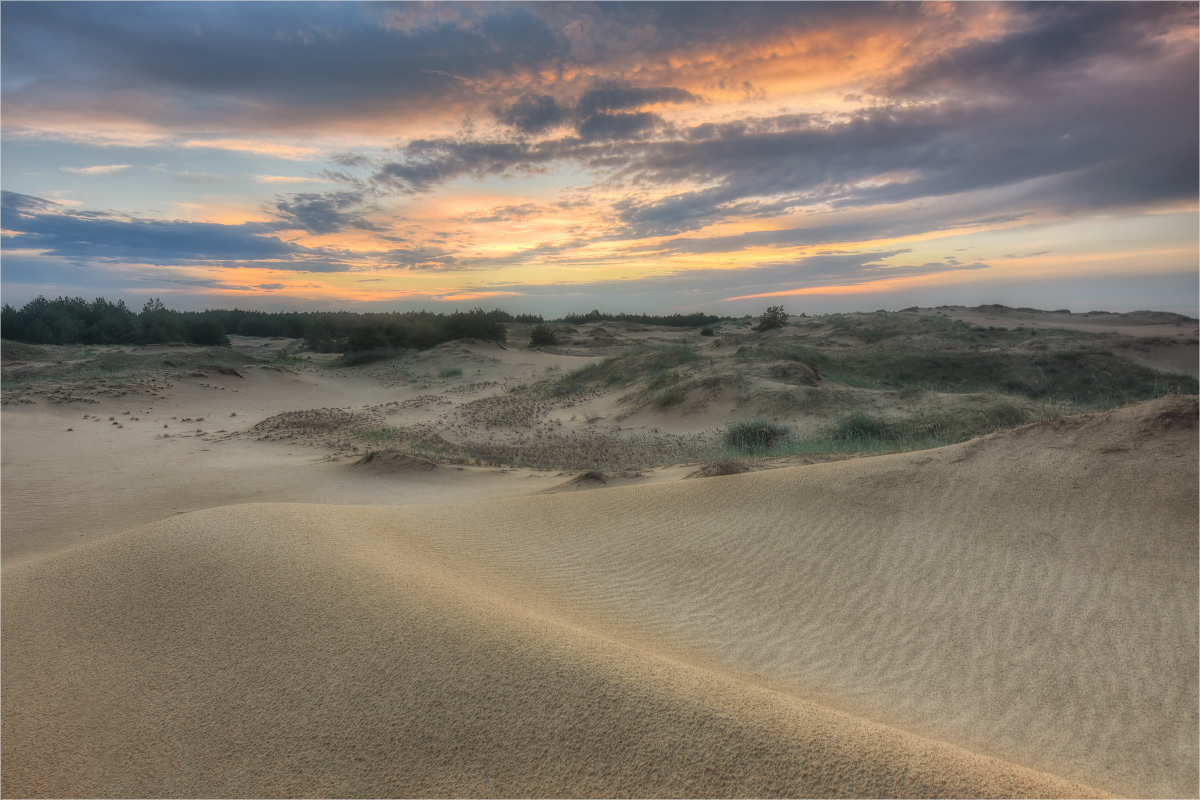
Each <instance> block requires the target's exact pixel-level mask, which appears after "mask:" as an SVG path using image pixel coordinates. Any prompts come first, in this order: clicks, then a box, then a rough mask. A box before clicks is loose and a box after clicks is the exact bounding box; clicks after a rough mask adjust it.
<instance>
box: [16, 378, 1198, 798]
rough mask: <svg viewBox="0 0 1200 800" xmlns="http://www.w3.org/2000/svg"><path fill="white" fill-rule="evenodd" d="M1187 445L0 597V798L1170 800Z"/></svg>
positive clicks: (1186, 531)
mask: <svg viewBox="0 0 1200 800" xmlns="http://www.w3.org/2000/svg"><path fill="white" fill-rule="evenodd" d="M1196 416H1197V406H1196V399H1195V398H1191V397H1185V398H1179V397H1170V398H1164V399H1162V400H1158V401H1152V402H1149V403H1143V404H1140V405H1137V406H1133V407H1127V408H1123V409H1119V410H1117V411H1114V412H1109V413H1107V414H1096V415H1089V416H1085V417H1078V418H1069V419H1063V420H1058V421H1055V422H1052V423H1041V424H1037V425H1032V426H1027V427H1025V428H1020V429H1017V430H1015V431H1011V432H1007V433H1001V434H996V435H993V436H990V437H985V438H983V439H979V440H974V441H972V442H967V443H964V444H962V445H956V446H953V447H948V448H942V449H940V450H936V451H927V452H920V453H908V454H900V455H893V456H883V457H876V458H871V459H862V460H857V461H853V462H837V463H830V464H819V465H812V466H807V467H797V468H791V469H780V470H774V471H768V472H755V473H749V474H740V475H730V476H725V477H717V478H710V479H705V480H700V481H685V482H672V483H659V484H652V485H645V486H623V487H612V488H604V489H601V490H597V491H589V492H574V493H566V494H541V495H537V496H531V497H521V498H511V499H500V500H496V499H493V500H485V501H478V502H473V503H463V504H458V505H433V504H430V505H422V506H405V507H382V506H377V507H336V506H310V505H299V504H262V505H241V506H226V507H221V508H214V509H209V510H205V511H199V512H194V513H191V514H186V515H181V516H178V517H175V518H172V519H169V520H164V521H162V522H159V523H153V524H151V525H147V526H144V527H142V528H139V529H136V530H134V531H130V532H128V533H125V534H121V535H118V536H115V537H112V538H110V539H106V540H103V541H100V542H95V543H92V544H87V545H82V546H80V547H77V548H75V549H72V550H69V551H66V552H62V553H58V554H55V555H51V556H47V557H45V558H42V559H40V560H30V561H25V562H20V563H17V564H14V565H12V566H6V567H5V568H4V571H3V585H2V590H3V605H4V610H5V614H4V616H3V620H2V623H3V647H4V648H5V661H4V667H5V668H4V672H3V675H2V676H0V678H2V680H3V704H4V707H3V714H4V722H5V730H4V734H5V735H4V738H3V776H2V777H3V784H4V793H5V794H6V795H8V796H18V795H29V796H64V795H79V794H83V795H95V796H115V795H130V796H142V795H159V796H181V795H196V794H201V795H223V796H248V795H263V796H280V795H288V794H293V795H294V794H304V795H313V796H322V795H331V794H333V795H347V794H370V795H386V796H414V795H426V796H446V795H462V796H489V795H490V796H506V795H507V796H512V795H534V796H545V795H562V796H625V795H642V796H649V795H658V796H667V795H670V796H750V795H752V796H777V795H779V796H950V795H955V796H1017V795H1037V796H1083V795H1091V794H1103V793H1105V792H1112V793H1116V794H1121V795H1133V796H1194V795H1195V794H1196V792H1197V784H1198V779H1197V767H1196V759H1195V753H1196V746H1197V738H1198V737H1197V714H1196V708H1197V664H1196V657H1195V653H1196V649H1197V646H1196V645H1197V642H1196V637H1197V633H1196V632H1197V602H1198V598H1197V594H1198V593H1197V576H1196V570H1195V565H1196V563H1197V457H1196V451H1197V448H1196ZM1181 643H1182V645H1181ZM835 709H837V710H835ZM1018 765H1020V766H1018Z"/></svg>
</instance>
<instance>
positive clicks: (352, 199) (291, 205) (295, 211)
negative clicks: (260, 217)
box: [275, 191, 379, 234]
mask: <svg viewBox="0 0 1200 800" xmlns="http://www.w3.org/2000/svg"><path fill="white" fill-rule="evenodd" d="M364 200H365V198H364V195H363V192H361V191H342V192H302V193H299V194H294V195H291V196H290V197H286V198H280V199H278V200H277V201H276V203H275V212H276V216H278V217H279V218H280V219H281V220H283V221H284V222H285V223H286V224H288V225H290V226H295V227H298V228H303V229H304V230H306V231H308V232H309V233H315V234H324V233H336V232H337V231H341V230H345V229H346V228H358V229H360V230H368V231H377V230H379V228H378V227H377V226H376V225H374V224H373V223H371V222H370V221H368V220H366V219H364V218H363V216H362V215H363V214H364V213H365V212H366V211H369V210H371V209H369V208H364Z"/></svg>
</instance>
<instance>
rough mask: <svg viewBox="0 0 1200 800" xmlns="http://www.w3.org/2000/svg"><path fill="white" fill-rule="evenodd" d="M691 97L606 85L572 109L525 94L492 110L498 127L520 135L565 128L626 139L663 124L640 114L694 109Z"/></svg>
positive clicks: (666, 89)
mask: <svg viewBox="0 0 1200 800" xmlns="http://www.w3.org/2000/svg"><path fill="white" fill-rule="evenodd" d="M698 100H699V98H698V97H696V96H695V95H693V94H692V93H691V92H688V91H685V90H684V89H680V88H678V87H674V86H648V87H637V86H631V85H627V84H607V85H604V86H601V87H597V88H594V89H589V90H588V91H586V92H584V93H583V95H582V96H580V98H579V100H578V101H576V102H575V103H574V104H571V103H560V102H559V101H558V100H556V99H555V98H554V97H552V96H551V95H548V94H525V95H522V96H521V97H519V98H517V99H516V100H515V101H514V102H512V103H510V104H509V105H499V106H496V105H494V106H493V107H492V115H493V116H494V117H495V118H496V120H497V121H499V122H500V123H502V124H504V125H508V126H509V127H511V128H513V129H515V130H517V131H518V132H520V133H523V134H537V133H543V132H545V131H547V130H550V129H552V128H557V127H559V126H562V125H566V124H570V125H572V126H573V127H574V129H575V131H576V133H578V134H579V136H580V137H582V138H583V139H589V140H592V139H628V138H632V137H636V136H640V135H642V134H644V133H647V132H649V131H652V130H654V129H655V128H657V127H659V126H661V125H662V124H663V119H662V117H661V116H659V115H658V114H654V113H651V112H648V111H644V110H639V109H643V108H644V107H645V106H648V105H655V104H659V103H674V104H681V103H694V102H697V101H698Z"/></svg>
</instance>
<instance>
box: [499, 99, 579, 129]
mask: <svg viewBox="0 0 1200 800" xmlns="http://www.w3.org/2000/svg"><path fill="white" fill-rule="evenodd" d="M492 114H493V116H495V117H496V119H497V120H498V121H499V122H501V123H503V124H505V125H508V126H509V127H511V128H515V129H516V130H518V131H520V132H521V133H542V132H543V131H546V130H549V129H550V128H557V127H558V126H559V125H562V124H564V123H566V122H567V121H568V120H569V119H570V118H571V116H572V109H571V108H570V107H569V106H562V105H559V103H558V101H557V100H555V99H554V98H553V97H551V96H550V95H548V94H526V95H522V96H521V97H519V98H517V100H516V101H514V102H513V103H512V104H510V105H508V106H497V107H494V108H493V109H492Z"/></svg>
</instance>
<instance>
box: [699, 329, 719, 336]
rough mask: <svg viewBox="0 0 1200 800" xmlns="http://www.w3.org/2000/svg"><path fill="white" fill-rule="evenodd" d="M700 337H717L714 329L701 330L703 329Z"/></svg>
mask: <svg viewBox="0 0 1200 800" xmlns="http://www.w3.org/2000/svg"><path fill="white" fill-rule="evenodd" d="M700 335H701V336H716V334H715V333H713V329H712V328H701V329H700Z"/></svg>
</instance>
